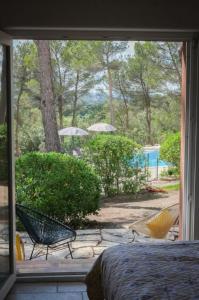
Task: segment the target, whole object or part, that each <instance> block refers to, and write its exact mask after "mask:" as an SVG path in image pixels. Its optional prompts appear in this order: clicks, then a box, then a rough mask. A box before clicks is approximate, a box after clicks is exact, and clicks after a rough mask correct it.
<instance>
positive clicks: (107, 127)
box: [87, 123, 117, 132]
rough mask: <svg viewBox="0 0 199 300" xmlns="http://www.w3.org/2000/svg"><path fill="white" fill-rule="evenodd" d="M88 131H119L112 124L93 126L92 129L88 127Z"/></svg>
mask: <svg viewBox="0 0 199 300" xmlns="http://www.w3.org/2000/svg"><path fill="white" fill-rule="evenodd" d="M87 130H88V131H94V132H114V131H116V130H117V129H116V128H115V127H114V126H113V125H111V124H107V123H96V124H93V125H91V126H90V127H88V128H87Z"/></svg>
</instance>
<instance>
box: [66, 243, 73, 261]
mask: <svg viewBox="0 0 199 300" xmlns="http://www.w3.org/2000/svg"><path fill="white" fill-rule="evenodd" d="M67 244H68V249H69V252H70V256H71V258H73V254H72V251H71V248H70V243H67Z"/></svg>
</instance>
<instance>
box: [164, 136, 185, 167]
mask: <svg viewBox="0 0 199 300" xmlns="http://www.w3.org/2000/svg"><path fill="white" fill-rule="evenodd" d="M160 159H162V160H165V161H167V162H169V163H171V164H172V165H173V167H175V168H176V170H177V172H178V173H179V171H180V133H179V132H177V133H173V134H170V135H168V136H167V138H166V139H165V140H164V142H163V143H162V144H161V147H160Z"/></svg>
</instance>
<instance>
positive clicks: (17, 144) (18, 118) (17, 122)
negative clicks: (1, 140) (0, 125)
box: [15, 78, 25, 156]
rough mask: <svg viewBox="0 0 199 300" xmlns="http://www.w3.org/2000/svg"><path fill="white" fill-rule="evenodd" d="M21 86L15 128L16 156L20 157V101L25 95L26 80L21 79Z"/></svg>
mask: <svg viewBox="0 0 199 300" xmlns="http://www.w3.org/2000/svg"><path fill="white" fill-rule="evenodd" d="M20 84H21V86H20V90H19V94H18V97H17V101H16V117H15V120H16V126H15V151H16V156H19V155H20V147H19V121H20V116H19V111H20V100H21V95H22V94H23V90H24V85H25V78H21V82H20Z"/></svg>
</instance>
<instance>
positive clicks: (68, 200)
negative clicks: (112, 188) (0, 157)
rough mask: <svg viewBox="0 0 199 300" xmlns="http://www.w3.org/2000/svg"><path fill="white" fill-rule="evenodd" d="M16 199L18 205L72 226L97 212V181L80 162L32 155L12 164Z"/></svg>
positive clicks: (64, 157)
mask: <svg viewBox="0 0 199 300" xmlns="http://www.w3.org/2000/svg"><path fill="white" fill-rule="evenodd" d="M16 195H17V202H18V203H21V204H24V205H27V206H29V207H33V208H36V209H38V210H39V211H41V212H43V213H46V214H48V215H50V216H52V217H55V218H58V219H59V220H60V221H66V222H69V223H71V224H73V225H74V224H77V223H78V222H80V221H81V220H83V219H84V218H85V217H86V216H87V215H88V214H92V213H96V212H97V210H98V202H99V195H100V190H99V180H98V177H97V176H96V174H95V173H94V171H93V170H92V168H91V167H90V166H88V165H87V164H86V163H85V162H84V161H82V160H79V159H76V158H74V157H70V156H68V155H65V154H61V153H54V152H49V153H39V152H32V153H29V154H24V155H22V156H21V157H20V158H18V159H17V161H16Z"/></svg>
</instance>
